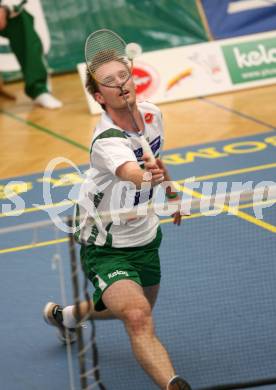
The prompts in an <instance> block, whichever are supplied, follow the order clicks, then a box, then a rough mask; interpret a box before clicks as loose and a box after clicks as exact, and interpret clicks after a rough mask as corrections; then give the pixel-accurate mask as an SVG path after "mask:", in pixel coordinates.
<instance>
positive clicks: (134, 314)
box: [123, 304, 152, 335]
mask: <svg viewBox="0 0 276 390" xmlns="http://www.w3.org/2000/svg"><path fill="white" fill-rule="evenodd" d="M123 319H124V323H125V326H126V328H127V329H128V331H129V332H130V333H132V334H135V335H138V334H141V333H144V332H147V331H149V329H151V323H152V319H151V308H150V305H146V304H145V305H143V306H141V307H137V308H131V309H128V310H126V311H125V312H124V318H123Z"/></svg>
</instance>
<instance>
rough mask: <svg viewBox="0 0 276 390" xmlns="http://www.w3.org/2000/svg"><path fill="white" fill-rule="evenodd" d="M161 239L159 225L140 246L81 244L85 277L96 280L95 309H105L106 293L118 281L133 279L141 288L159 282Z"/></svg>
mask: <svg viewBox="0 0 276 390" xmlns="http://www.w3.org/2000/svg"><path fill="white" fill-rule="evenodd" d="M161 240H162V232H161V228H160V227H158V230H157V235H156V238H155V239H154V240H153V241H152V242H151V243H149V244H147V245H144V246H141V247H131V248H110V247H101V246H96V245H89V246H84V245H82V247H81V263H82V268H83V271H84V273H85V275H86V277H87V278H88V279H89V280H90V281H91V282H92V283H93V285H94V287H95V291H94V294H93V301H94V305H95V310H97V311H102V310H105V309H106V306H105V305H104V303H103V301H102V294H103V292H104V291H105V290H106V289H107V288H108V287H109V286H111V284H112V283H114V282H116V281H117V280H122V279H130V280H133V281H134V282H136V283H138V284H139V285H141V286H142V287H146V286H153V285H155V284H159V282H160V277H161V272H160V259H159V254H158V249H159V247H160V244H161Z"/></svg>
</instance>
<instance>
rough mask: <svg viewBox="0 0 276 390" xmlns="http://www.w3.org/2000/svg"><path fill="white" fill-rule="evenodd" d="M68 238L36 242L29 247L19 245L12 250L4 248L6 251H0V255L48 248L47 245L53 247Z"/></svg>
mask: <svg viewBox="0 0 276 390" xmlns="http://www.w3.org/2000/svg"><path fill="white" fill-rule="evenodd" d="M67 241H68V237H66V238H60V239H58V240H50V241H42V242H37V243H35V244H29V245H21V246H17V247H14V248H6V249H1V250H0V254H3V253H11V252H19V251H25V250H27V249H34V248H41V247H43V246H48V245H55V244H60V243H63V242H67Z"/></svg>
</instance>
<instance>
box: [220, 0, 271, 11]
mask: <svg viewBox="0 0 276 390" xmlns="http://www.w3.org/2000/svg"><path fill="white" fill-rule="evenodd" d="M274 5H276V0H242V1H238V2H237V1H232V2H230V3H229V4H228V8H227V13H228V14H235V13H238V12H243V11H250V10H252V9H257V8H265V7H273V6H274Z"/></svg>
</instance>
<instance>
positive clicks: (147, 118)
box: [145, 112, 153, 123]
mask: <svg viewBox="0 0 276 390" xmlns="http://www.w3.org/2000/svg"><path fill="white" fill-rule="evenodd" d="M145 121H146V123H151V122H152V121H153V114H152V113H151V112H147V113H146V114H145Z"/></svg>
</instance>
